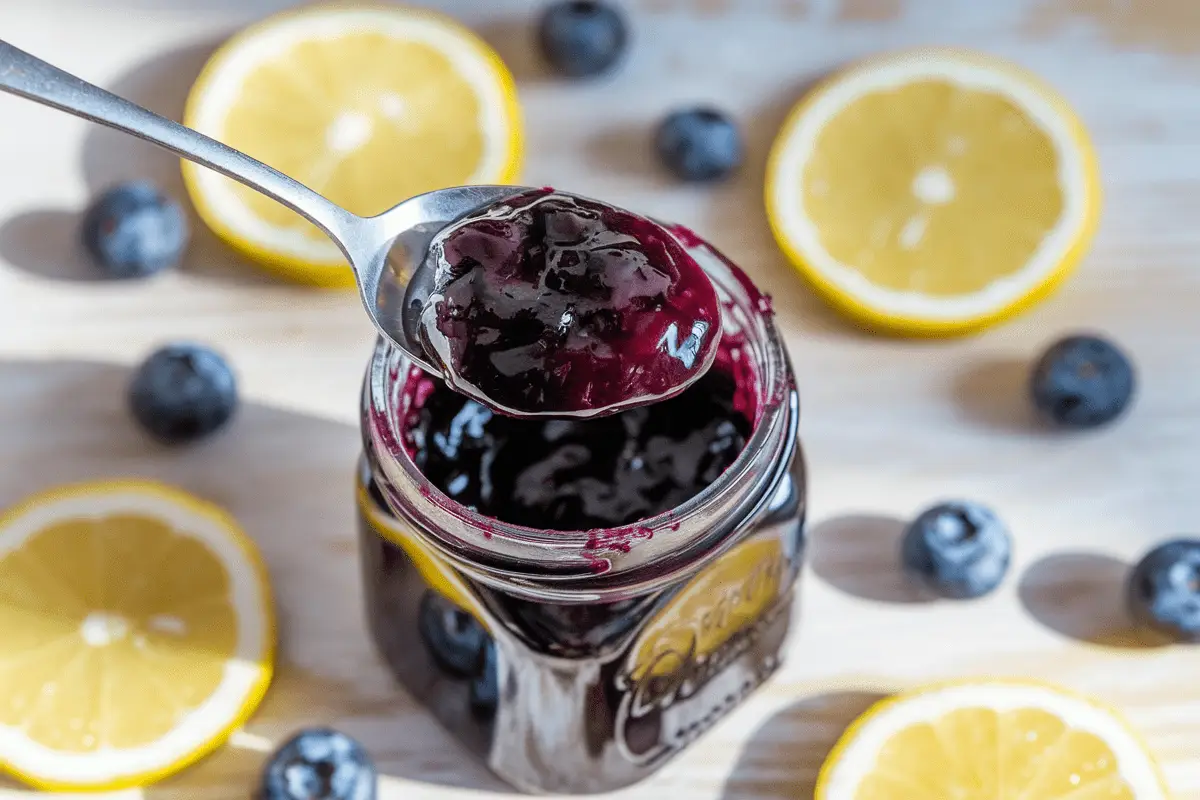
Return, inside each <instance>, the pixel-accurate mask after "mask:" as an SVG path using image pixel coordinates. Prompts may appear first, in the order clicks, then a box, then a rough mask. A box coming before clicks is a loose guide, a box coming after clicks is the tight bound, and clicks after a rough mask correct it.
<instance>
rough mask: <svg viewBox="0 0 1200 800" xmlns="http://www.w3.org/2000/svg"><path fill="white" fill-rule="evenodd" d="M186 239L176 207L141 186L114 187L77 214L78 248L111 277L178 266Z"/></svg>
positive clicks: (153, 189)
mask: <svg viewBox="0 0 1200 800" xmlns="http://www.w3.org/2000/svg"><path fill="white" fill-rule="evenodd" d="M188 238H189V231H188V222H187V217H185V216H184V214H183V210H182V209H181V208H180V207H179V204H178V203H176V202H175V201H174V200H172V199H171V198H169V197H167V196H166V195H165V194H163V193H162V192H161V191H159V190H158V189H157V188H156V187H155V186H154V185H153V184H150V183H146V182H144V181H136V182H133V183H123V184H119V185H117V186H114V187H113V188H111V189H109V190H108V191H106V192H104V194H102V195H100V196H99V197H97V198H96V199H95V201H93V203H92V205H91V206H89V207H88V210H87V211H86V212H85V213H84V215H83V244H84V247H86V248H87V250H88V252H89V253H91V254H92V257H93V258H95V259H96V261H97V262H98V263H99V264H100V266H102V267H104V269H106V270H107V271H108V272H109V273H110V274H111V275H112V276H113V277H116V278H141V277H145V276H147V275H153V274H154V273H156V272H159V271H161V270H164V269H166V268H167V267H171V266H174V265H176V264H178V263H179V260H180V259H181V258H182V257H183V251H184V250H185V249H186V248H187V243H188Z"/></svg>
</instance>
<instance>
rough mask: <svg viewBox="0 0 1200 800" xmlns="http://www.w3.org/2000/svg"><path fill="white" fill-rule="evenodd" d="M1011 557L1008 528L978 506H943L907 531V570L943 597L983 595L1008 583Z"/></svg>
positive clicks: (904, 549) (904, 546) (904, 551)
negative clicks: (1004, 582) (1006, 577)
mask: <svg viewBox="0 0 1200 800" xmlns="http://www.w3.org/2000/svg"><path fill="white" fill-rule="evenodd" d="M1011 554H1012V543H1011V540H1010V538H1009V534H1008V529H1007V528H1005V526H1004V523H1002V522H1001V521H1000V520H999V519H998V518H997V517H996V515H995V514H994V513H992V511H991V510H990V509H987V508H985V507H984V506H981V505H979V504H978V503H968V502H950V503H941V504H939V505H936V506H933V507H932V508H930V509H928V510H926V511H924V512H922V513H921V514H920V515H919V516H918V517H917V518H916V519H915V520H913V522H912V523H911V524H910V525H909V526H908V529H907V530H906V531H905V532H904V540H903V543H902V545H901V557H902V560H903V562H904V567H905V569H906V570H908V572H909V573H910V574H912V575H914V576H915V577H917V578H918V579H919V580H921V581H922V582H923V583H925V584H926V585H927V586H929V587H930V588H931V589H933V590H934V591H936V592H937V593H938V594H940V595H942V596H943V597H952V598H955V599H965V598H970V597H980V596H982V595H985V594H987V593H988V592H990V591H992V590H993V589H995V588H996V587H997V586H999V585H1000V581H1002V580H1003V579H1004V573H1005V572H1006V571H1007V570H1008V562H1009V559H1010V556H1011Z"/></svg>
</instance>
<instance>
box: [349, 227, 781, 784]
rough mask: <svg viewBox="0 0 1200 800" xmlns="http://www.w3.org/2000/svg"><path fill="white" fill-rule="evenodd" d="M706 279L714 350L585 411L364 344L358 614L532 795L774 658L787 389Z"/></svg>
mask: <svg viewBox="0 0 1200 800" xmlns="http://www.w3.org/2000/svg"><path fill="white" fill-rule="evenodd" d="M671 230H672V235H673V237H674V238H675V239H676V240H677V241H678V243H679V245H680V246H681V247H684V248H686V249H687V252H688V253H689V255H690V256H691V257H692V258H694V259H695V260H696V262H697V263H698V264H700V266H701V267H703V269H704V270H705V272H706V273H707V274H708V276H709V278H710V279H711V281H712V283H713V285H714V287H715V288H716V290H717V294H718V296H719V299H720V301H721V325H722V335H721V338H720V345H719V350H718V352H717V353H716V355H715V357H714V363H713V366H712V368H711V369H710V370H709V371H708V373H707V374H705V375H704V376H703V377H702V378H700V379H699V380H697V381H696V382H695V383H693V384H692V385H690V386H689V387H688V388H687V389H686V390H685V391H683V392H682V393H681V394H678V395H677V396H674V397H671V398H670V399H666V400H662V401H660V402H657V403H654V404H651V405H648V406H641V407H637V408H631V409H626V410H623V411H620V412H619V413H616V414H613V415H610V416H606V417H599V418H593V419H561V418H525V419H517V418H512V417H508V416H504V415H502V414H498V413H496V412H494V411H492V410H490V409H488V408H486V407H485V406H483V405H480V404H479V403H477V402H476V401H475V400H473V399H470V398H468V397H465V396H463V395H461V394H458V393H456V392H454V391H451V390H450V389H449V388H448V387H447V386H446V385H445V384H444V383H442V382H441V380H440V379H438V378H434V377H431V376H429V375H427V374H425V373H423V372H421V371H420V370H418V369H415V368H414V367H413V366H412V365H411V364H410V363H408V361H407V359H406V358H405V357H404V356H403V354H401V353H400V352H399V351H397V350H395V349H394V348H392V347H390V346H389V345H387V344H386V343H383V342H380V343H379V344H378V345H377V346H376V350H375V353H374V357H373V358H372V360H371V363H370V366H369V368H368V371H367V376H366V379H365V381H364V387H363V416H362V427H363V441H364V456H363V459H362V462H361V464H360V467H359V474H358V504H359V512H360V514H359V516H360V539H361V553H362V569H363V577H364V585H365V587H366V591H365V597H366V605H367V616H368V620H369V623H370V629H371V632H372V635H373V636H374V638H375V641H376V644H377V647H378V649H379V651H380V652H381V654H382V655H383V657H384V659H385V661H386V662H387V664H388V666H389V667H390V668H391V670H392V672H393V673H394V674H395V675H396V677H397V678H398V679H399V680H400V682H401V683H402V684H403V685H405V686H406V687H407V688H408V690H409V691H410V692H411V693H412V695H413V696H414V697H415V698H417V699H419V700H420V701H421V702H423V703H424V704H425V705H426V706H427V707H428V708H429V709H430V710H431V712H432V713H433V714H434V715H435V716H436V717H437V718H438V719H439V720H440V721H441V722H442V723H443V724H444V725H445V726H446V727H447V728H448V729H449V730H450V731H452V732H453V733H454V734H455V735H456V736H457V737H458V738H459V739H460V741H462V743H463V744H464V745H465V746H466V747H467V748H468V749H469V750H470V751H472V752H473V753H475V754H476V755H477V756H478V757H479V758H481V759H482V760H483V761H484V762H485V763H486V764H487V765H488V766H489V767H490V768H491V770H492V771H493V772H495V773H496V774H497V775H499V776H500V777H501V778H502V779H504V780H506V781H507V782H509V783H510V784H512V785H513V786H515V787H517V788H519V789H523V790H526V791H531V792H558V793H591V792H601V791H609V790H613V789H616V788H619V787H621V786H625V785H628V784H630V783H633V782H635V781H637V780H640V779H641V778H643V777H645V776H646V775H648V774H650V773H651V772H653V771H654V770H655V769H657V768H658V767H659V766H661V765H662V764H663V763H665V762H666V761H667V760H668V759H669V758H671V757H672V756H673V755H675V754H677V753H679V752H680V751H681V750H683V749H684V748H685V747H687V745H688V744H689V743H691V742H692V741H694V740H695V739H696V738H697V737H698V736H700V735H701V734H702V733H703V732H704V731H705V730H707V729H708V728H709V727H711V726H712V725H713V724H714V723H715V722H716V721H717V720H718V719H720V718H721V717H722V716H723V715H724V714H726V713H727V712H728V711H730V710H731V709H732V708H734V707H735V706H736V705H737V704H738V703H739V702H740V701H741V700H742V699H743V698H744V697H746V696H747V694H749V693H750V692H751V691H753V690H754V689H755V688H756V687H757V686H758V685H759V684H761V683H762V682H763V681H764V680H765V679H766V678H768V677H769V676H770V675H771V674H772V673H773V672H774V671H775V669H776V668H777V667H778V666H779V663H780V658H781V657H782V653H783V649H784V643H785V640H786V636H787V633H788V629H789V626H790V623H791V618H792V614H793V613H795V612H794V603H793V594H794V585H795V582H796V579H797V576H798V574H799V569H800V563H801V559H802V555H803V550H804V535H803V521H804V508H805V475H804V465H803V459H802V456H801V453H800V451H799V443H798V440H797V427H798V422H799V400H798V395H797V392H796V389H795V382H794V379H793V375H792V371H791V366H790V363H789V361H788V358H787V354H786V352H785V350H784V348H783V345H782V342H781V339H780V337H779V334H778V332H777V330H776V329H775V327H774V323H773V321H772V316H771V312H770V304H769V303H768V302H767V300H766V298H765V297H763V296H761V295H760V294H759V293H758V292H757V290H756V289H755V288H754V286H753V285H752V284H751V283H750V282H749V280H747V279H746V277H745V275H744V274H742V273H741V272H740V271H739V270H738V269H737V268H736V267H735V266H733V265H732V264H731V263H730V262H729V261H728V260H726V259H725V258H724V257H723V256H722V255H721V254H720V253H719V252H717V251H716V250H715V248H712V247H711V246H710V245H708V244H707V243H705V242H704V241H702V240H700V239H699V238H698V237H696V236H695V235H694V234H691V233H690V232H689V231H686V230H683V229H678V228H672V229H671Z"/></svg>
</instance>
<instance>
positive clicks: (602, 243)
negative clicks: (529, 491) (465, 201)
mask: <svg viewBox="0 0 1200 800" xmlns="http://www.w3.org/2000/svg"><path fill="white" fill-rule="evenodd" d="M430 252H431V255H432V257H433V259H434V261H435V262H436V264H437V269H438V274H437V278H436V287H435V291H434V293H433V294H432V295H431V298H430V301H429V303H428V304H427V305H426V307H425V309H424V311H423V312H422V319H421V335H422V338H423V344H424V346H425V349H426V351H427V352H428V353H429V354H430V357H431V358H434V359H435V360H437V361H439V362H440V366H441V369H442V371H443V373H444V377H445V379H446V381H447V383H448V384H449V385H450V386H451V387H453V388H454V389H456V390H458V391H460V392H463V393H465V394H468V395H470V396H472V397H473V398H475V399H476V400H478V401H480V402H482V403H484V404H485V405H487V406H488V407H490V408H493V409H495V410H497V411H499V412H500V413H504V414H509V415H512V416H522V415H524V416H529V415H541V416H551V415H553V416H564V417H593V416H602V415H605V414H610V413H615V412H617V411H619V410H621V409H624V408H630V407H633V406H644V405H647V404H650V403H653V402H656V401H658V400H662V399H665V398H669V397H673V396H675V395H677V394H679V393H680V392H681V391H683V390H684V389H685V388H687V386H688V385H690V384H691V383H692V382H693V381H695V380H696V379H697V378H698V377H699V376H700V375H702V374H703V373H704V372H705V371H707V370H708V368H709V367H710V366H711V365H712V362H713V358H714V356H715V354H716V350H717V347H716V345H717V342H718V341H719V339H720V333H721V324H720V321H721V316H720V315H721V311H720V304H719V302H718V299H717V295H716V290H715V289H714V288H713V286H712V284H711V282H710V281H709V279H708V277H707V276H706V275H705V274H704V271H703V270H702V269H701V268H700V266H699V265H698V264H697V263H696V262H695V261H694V260H693V259H692V257H691V256H690V255H688V253H687V251H686V250H685V249H684V248H683V247H682V246H681V245H680V244H679V242H678V241H677V240H676V239H675V238H674V237H673V236H672V235H671V234H670V233H668V232H667V231H666V229H664V228H663V227H661V226H659V225H658V224H656V223H654V222H652V221H650V220H648V219H646V218H644V217H640V216H638V215H636V214H632V213H629V212H627V211H622V210H620V209H617V208H613V207H612V206H609V205H605V204H603V203H597V202H594V201H590V200H585V199H582V198H578V197H574V196H570V195H564V194H561V193H556V192H554V191H553V190H550V189H541V190H537V191H534V192H527V193H525V194H523V195H520V196H518V197H516V198H513V199H510V200H507V201H505V202H504V203H502V204H500V205H498V206H496V207H493V208H489V209H486V210H484V211H482V212H477V213H475V214H472V215H470V216H468V217H467V218H465V219H463V220H461V221H459V222H457V223H455V224H453V225H451V226H450V227H449V228H448V229H447V230H446V231H444V232H443V233H441V234H440V235H439V236H438V237H437V238H436V239H435V240H434V242H433V244H432V245H431V251H430Z"/></svg>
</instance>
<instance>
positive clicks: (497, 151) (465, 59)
mask: <svg viewBox="0 0 1200 800" xmlns="http://www.w3.org/2000/svg"><path fill="white" fill-rule="evenodd" d="M184 124H186V125H188V126H190V127H192V128H195V129H197V130H199V131H201V132H203V133H206V134H208V135H209V136H212V137H213V138H215V139H218V140H220V141H222V142H225V143H226V144H228V145H230V146H232V147H236V148H238V149H239V150H242V151H244V152H246V153H248V154H250V155H252V156H254V157H255V158H257V159H259V160H261V161H263V162H265V163H267V164H269V165H271V166H272V167H275V168H276V169H278V170H279V171H280V172H283V173H284V174H286V175H288V176H290V177H292V178H295V179H296V180H298V181H300V182H301V183H303V184H305V185H306V186H308V187H310V188H311V189H313V190H315V191H317V192H319V193H321V194H323V195H324V196H326V197H327V198H329V199H330V200H332V201H333V202H335V203H338V204H339V205H342V206H343V207H345V208H347V209H349V210H350V211H353V212H354V213H356V214H361V215H364V216H372V215H375V214H379V213H381V212H383V211H386V210H387V209H389V208H391V207H392V206H394V205H396V204H397V203H400V202H401V201H403V200H406V199H408V198H409V197H412V196H414V195H417V194H421V193H423V192H428V191H432V190H434V189H440V188H444V187H447V186H458V185H463V184H475V183H512V182H513V181H515V180H516V177H517V174H518V171H519V168H520V161H521V116H520V111H519V108H518V105H517V95H516V88H515V83H514V81H513V78H512V75H511V74H510V73H509V70H508V68H507V67H506V66H505V65H504V62H503V61H501V60H500V57H499V56H498V55H497V54H496V53H495V51H493V50H492V49H491V48H490V47H489V46H488V45H487V44H485V43H484V42H483V41H482V40H481V39H479V38H478V37H477V36H475V35H474V34H473V33H471V32H470V31H468V30H467V29H465V28H463V27H462V26H460V25H459V24H457V23H456V22H454V21H452V20H450V19H448V18H446V17H443V16H440V15H437V14H434V13H430V12H427V11H416V10H412V9H407V8H400V7H389V6H380V7H378V8H369V7H367V8H356V7H345V6H338V5H331V6H316V7H310V8H306V9H302V10H300V11H294V12H285V13H283V14H279V15H276V16H274V17H270V18H268V19H266V20H264V21H263V22H260V23H258V24H256V25H253V26H251V27H249V28H247V29H245V30H244V31H242V32H241V33H239V34H237V35H236V36H234V37H233V38H231V39H230V40H229V41H228V42H227V43H226V44H225V45H224V46H222V47H221V48H220V49H219V50H218V51H217V52H216V53H215V54H214V55H213V56H212V58H211V59H210V60H209V62H208V64H207V65H206V66H205V68H204V70H203V71H202V72H201V74H200V77H199V78H198V79H197V80H196V83H195V85H194V86H193V87H192V90H191V93H190V95H189V96H188V101H187V106H186V109H185V111H184ZM183 174H184V181H185V183H186V185H187V188H188V192H189V194H190V195H191V197H192V201H193V203H194V204H195V206H196V209H197V212H198V213H199V215H200V216H201V217H202V218H203V219H204V221H205V222H206V223H207V224H208V226H209V227H211V228H212V229H213V230H214V231H215V232H216V233H217V235H219V236H220V237H221V238H222V239H224V240H225V241H227V242H228V243H229V244H231V245H232V246H233V247H235V248H236V249H238V250H240V251H241V252H242V253H244V254H246V255H247V256H249V257H250V258H252V259H254V260H255V261H257V262H259V263H261V264H263V265H264V266H267V267H269V268H273V269H274V270H275V271H277V272H279V273H281V274H283V275H284V276H286V277H290V278H292V279H295V280H299V281H303V282H306V283H311V284H316V285H321V286H352V285H353V283H354V278H353V275H352V274H351V272H350V270H349V268H348V267H347V266H346V264H345V260H344V259H343V257H342V254H341V252H340V251H339V250H338V249H337V247H336V246H334V244H333V243H332V242H330V241H329V239H328V238H327V237H326V236H325V235H324V234H322V233H321V232H320V231H318V230H317V229H316V227H314V226H313V225H311V224H309V223H308V222H307V221H305V220H304V219H302V218H301V217H300V216H299V215H297V214H296V213H294V212H292V211H290V210H288V209H286V208H284V207H283V206H281V205H279V204H278V203H276V202H275V201H273V200H270V199H268V198H266V197H264V196H263V195H261V194H258V193H257V192H255V191H253V190H251V189H247V188H246V187H244V186H242V185H241V184H239V183H236V182H234V181H232V180H229V179H228V178H225V177H223V176H221V175H218V174H217V173H215V172H213V171H211V170H208V169H205V168H204V167H198V166H196V165H195V164H192V163H191V162H185V163H184V165H183Z"/></svg>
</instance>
